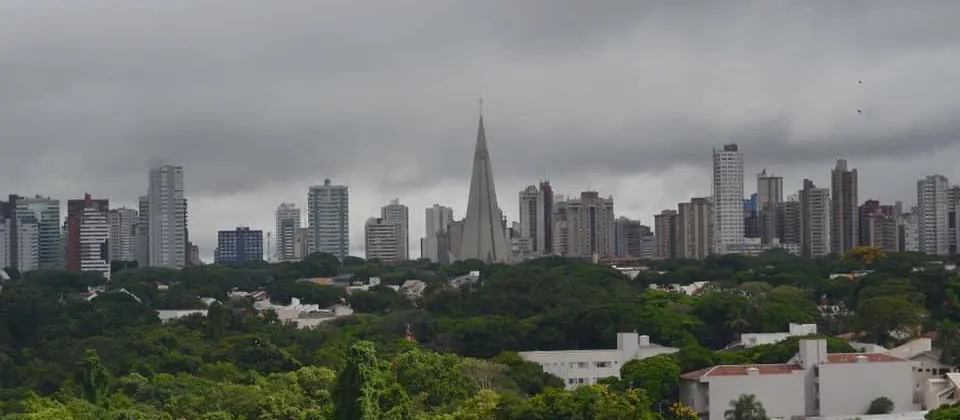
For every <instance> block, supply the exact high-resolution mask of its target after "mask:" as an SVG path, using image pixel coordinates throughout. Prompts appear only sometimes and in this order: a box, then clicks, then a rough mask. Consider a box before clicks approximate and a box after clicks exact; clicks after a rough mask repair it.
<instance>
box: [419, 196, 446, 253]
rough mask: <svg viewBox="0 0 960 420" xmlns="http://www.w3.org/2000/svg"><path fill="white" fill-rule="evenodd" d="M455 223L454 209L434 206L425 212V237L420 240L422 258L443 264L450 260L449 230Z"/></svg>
mask: <svg viewBox="0 0 960 420" xmlns="http://www.w3.org/2000/svg"><path fill="white" fill-rule="evenodd" d="M452 221H453V209H452V208H450V207H447V206H441V205H439V204H434V205H433V207H427V209H426V210H425V211H424V235H423V239H421V240H420V258H423V259H426V260H429V261H432V262H441V261H442V260H443V259H449V254H450V248H449V244H447V243H446V241H445V240H444V239H446V238H447V237H448V236H449V235H448V232H447V230H448V229H449V228H450V222H452Z"/></svg>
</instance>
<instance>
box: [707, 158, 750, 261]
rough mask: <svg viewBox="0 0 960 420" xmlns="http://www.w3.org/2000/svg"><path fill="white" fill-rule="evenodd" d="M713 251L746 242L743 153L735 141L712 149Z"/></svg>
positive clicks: (719, 250) (722, 250) (723, 251)
mask: <svg viewBox="0 0 960 420" xmlns="http://www.w3.org/2000/svg"><path fill="white" fill-rule="evenodd" d="M712 190H713V196H712V203H713V229H714V233H713V239H714V247H713V249H714V251H715V252H717V253H719V254H725V253H727V248H728V245H731V244H733V245H736V244H740V243H742V242H743V238H744V236H743V235H744V226H743V153H741V152H740V150H739V149H738V148H737V145H736V144H727V145H724V146H723V148H721V149H713V183H712Z"/></svg>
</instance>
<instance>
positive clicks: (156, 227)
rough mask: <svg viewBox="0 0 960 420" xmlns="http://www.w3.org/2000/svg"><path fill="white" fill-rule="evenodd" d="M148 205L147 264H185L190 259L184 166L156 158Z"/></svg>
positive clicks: (148, 194) (181, 266) (179, 265)
mask: <svg viewBox="0 0 960 420" xmlns="http://www.w3.org/2000/svg"><path fill="white" fill-rule="evenodd" d="M147 208H148V211H147V212H146V219H147V220H146V221H147V223H146V226H147V232H146V236H147V238H148V240H147V249H146V251H147V255H148V257H149V260H148V266H150V267H164V268H183V267H184V266H186V263H187V261H186V259H187V200H186V198H185V197H184V189H183V167H181V166H173V165H163V164H160V163H159V162H154V164H153V165H152V167H151V168H150V185H149V188H148V190H147ZM141 214H143V212H141Z"/></svg>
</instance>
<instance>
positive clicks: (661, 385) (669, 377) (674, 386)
mask: <svg viewBox="0 0 960 420" xmlns="http://www.w3.org/2000/svg"><path fill="white" fill-rule="evenodd" d="M680 373H681V372H680V365H678V364H677V361H676V359H674V358H673V357H672V356H670V355H659V356H653V357H648V358H645V359H640V360H631V361H629V362H627V363H624V364H623V366H622V367H621V368H620V383H622V384H623V386H622V387H623V388H626V389H629V388H643V390H645V391H646V393H647V395H648V396H649V397H650V399H651V400H652V401H653V402H654V403H668V402H670V401H673V400H675V399H676V397H677V395H678V394H677V392H678V387H679V385H680V382H679V377H680Z"/></svg>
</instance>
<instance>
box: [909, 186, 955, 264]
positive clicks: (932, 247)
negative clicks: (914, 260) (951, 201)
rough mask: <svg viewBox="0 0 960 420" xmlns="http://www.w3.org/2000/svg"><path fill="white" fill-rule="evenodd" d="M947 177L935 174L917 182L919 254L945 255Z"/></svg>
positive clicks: (947, 233) (947, 221) (947, 235)
mask: <svg viewBox="0 0 960 420" xmlns="http://www.w3.org/2000/svg"><path fill="white" fill-rule="evenodd" d="M947 188H948V183H947V177H945V176H943V175H940V174H935V175H928V176H927V177H925V178H923V179H921V180H919V181H917V210H918V212H917V222H918V223H917V224H918V226H917V228H918V231H917V235H918V240H919V248H920V252H923V253H927V254H930V255H947V254H948V253H949V252H950V243H949V234H950V230H949V229H950V223H949V218H948V216H949V213H948V201H947Z"/></svg>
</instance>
